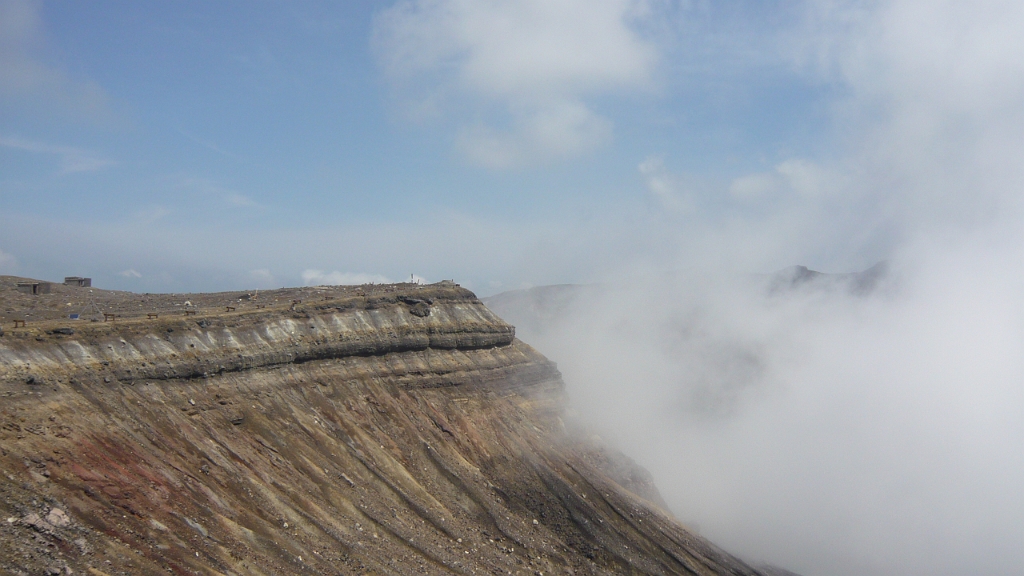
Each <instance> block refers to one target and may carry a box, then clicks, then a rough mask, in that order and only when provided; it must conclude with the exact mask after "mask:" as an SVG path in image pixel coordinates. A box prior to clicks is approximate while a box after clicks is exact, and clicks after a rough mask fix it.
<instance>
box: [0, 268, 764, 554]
mask: <svg viewBox="0 0 1024 576" xmlns="http://www.w3.org/2000/svg"><path fill="white" fill-rule="evenodd" d="M69 332H70V333H69ZM564 400H565V398H564V390H563V384H562V381H561V377H560V374H559V373H558V371H557V369H556V367H555V366H554V365H553V364H552V363H551V362H549V361H548V360H547V359H545V358H544V357H543V356H541V355H540V354H539V353H537V352H536V351H535V350H533V349H532V348H530V347H529V346H528V345H526V344H524V343H522V342H520V341H519V340H516V339H515V331H514V328H513V327H512V326H510V325H508V324H506V323H505V322H503V321H502V320H500V319H499V318H497V317H496V316H494V315H493V314H492V313H491V312H490V311H489V310H487V308H486V307H484V306H483V305H482V304H481V303H480V302H479V301H478V300H477V299H476V297H475V296H473V294H472V293H470V292H468V291H466V290H464V289H461V288H458V287H457V286H454V285H444V286H432V287H426V288H421V287H404V288H402V287H399V288H395V289H393V290H389V291H387V292H386V293H383V294H377V295H372V294H371V295H360V294H355V295H349V296H347V297H345V298H340V299H334V300H321V301H316V302H309V303H305V304H303V303H293V304H290V305H281V306H277V307H273V306H271V307H269V308H261V307H257V306H250V307H249V308H247V309H245V310H242V311H237V312H236V311H227V312H224V313H216V314H203V313H199V314H197V315H195V316H191V315H189V316H175V317H173V318H157V319H152V320H148V319H142V318H138V319H128V320H121V321H118V322H108V323H102V322H97V323H86V324H81V325H76V326H75V328H74V329H73V330H65V329H62V325H61V324H60V323H59V322H56V321H54V322H51V323H50V324H46V323H40V324H39V325H36V326H33V325H30V326H28V327H24V328H22V327H19V329H15V330H11V329H8V330H7V332H6V334H5V335H4V336H3V337H0V468H2V470H0V492H2V498H0V507H2V515H3V518H2V519H0V568H2V569H3V570H4V571H6V572H9V573H13V574H40V573H52V574H57V573H65V574H71V573H77V574H156V573H161V574H162V573H166V572H168V571H169V572H171V573H175V574H450V573H455V574H541V573H543V574H613V573H614V574H624V573H625V574H628V573H635V574H757V572H756V571H755V570H753V569H751V568H749V567H748V566H747V565H745V564H744V563H742V562H741V561H739V560H737V559H735V558H733V557H732V556H730V555H728V554H726V553H724V552H722V551H720V550H719V549H717V548H715V547H714V546H713V545H711V544H710V543H708V542H706V541H705V540H703V539H701V538H700V537H698V536H695V535H693V534H692V533H690V532H688V531H687V530H685V529H684V528H682V527H681V526H680V525H679V524H677V523H676V522H675V521H674V520H673V518H672V517H671V516H670V515H668V514H667V513H666V512H664V511H663V510H662V509H661V508H660V506H659V502H660V500H659V498H658V496H657V491H656V490H655V489H654V488H653V485H652V483H651V481H650V478H649V476H648V475H646V473H645V472H644V471H643V470H641V469H639V468H637V467H635V466H634V465H632V463H631V462H629V461H628V459H626V458H625V457H623V456H621V455H618V454H615V453H613V452H610V451H608V450H606V449H605V448H603V447H601V446H600V445H598V444H596V443H595V442H593V441H591V440H587V439H584V438H579V437H576V436H574V435H572V434H568V433H566V431H565V429H564V425H563V423H562V420H561V419H560V415H561V412H562V409H563V406H564Z"/></svg>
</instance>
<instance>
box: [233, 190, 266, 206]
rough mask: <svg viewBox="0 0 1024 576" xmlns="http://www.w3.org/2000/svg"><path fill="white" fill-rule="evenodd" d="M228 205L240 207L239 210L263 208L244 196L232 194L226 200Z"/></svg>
mask: <svg viewBox="0 0 1024 576" xmlns="http://www.w3.org/2000/svg"><path fill="white" fill-rule="evenodd" d="M224 199H225V200H226V201H227V203H228V204H231V205H232V206H238V207H239V208H262V207H263V205H262V204H259V203H258V202H256V201H255V200H253V199H252V198H249V197H248V196H245V195H244V194H237V193H232V194H228V195H227V196H226V197H225V198H224Z"/></svg>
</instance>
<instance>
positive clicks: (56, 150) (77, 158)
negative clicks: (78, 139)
mask: <svg viewBox="0 0 1024 576" xmlns="http://www.w3.org/2000/svg"><path fill="white" fill-rule="evenodd" d="M0 146H3V147H5V148H12V149H14V150H22V151H24V152H31V153H34V154H49V155H54V156H58V157H59V158H60V167H61V172H62V173H65V174H66V173H72V172H94V171H96V170H102V169H103V168H107V167H109V166H113V165H114V164H115V162H114V161H113V160H109V159H107V158H103V157H102V156H100V155H98V154H96V153H95V152H92V151H90V150H85V149H82V148H75V147H72V146H57V145H53V144H46V143H43V142H35V141H32V140H25V139H23V138H17V137H13V136H0Z"/></svg>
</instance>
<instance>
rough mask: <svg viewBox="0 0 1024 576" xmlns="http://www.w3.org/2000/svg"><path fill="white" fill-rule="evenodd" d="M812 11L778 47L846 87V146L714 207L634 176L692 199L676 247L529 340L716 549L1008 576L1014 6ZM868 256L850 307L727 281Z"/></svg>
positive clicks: (1023, 420) (797, 562) (1019, 241)
mask: <svg viewBox="0 0 1024 576" xmlns="http://www.w3.org/2000/svg"><path fill="white" fill-rule="evenodd" d="M805 8H806V10H805V13H804V16H805V19H804V21H803V24H802V26H803V28H801V29H800V30H799V33H798V34H797V35H796V36H798V37H799V41H797V40H793V41H792V42H790V43H788V44H787V48H786V49H787V50H789V51H790V52H789V53H790V54H791V55H792V56H793V58H794V60H793V61H794V63H795V64H796V65H797V66H805V67H806V69H807V70H810V71H811V73H812V74H816V75H820V77H821V78H822V79H823V80H826V81H832V82H837V83H840V84H841V85H843V86H844V87H846V88H847V89H848V90H849V94H850V95H849V97H848V98H847V99H845V100H844V101H842V102H841V105H839V106H837V107H836V118H837V119H838V120H839V123H840V124H841V125H844V126H846V127H847V128H846V131H845V134H844V139H845V140H846V142H847V148H846V151H845V153H844V154H843V155H842V157H841V158H839V159H835V160H829V161H818V162H812V161H810V160H806V159H801V158H793V159H791V160H788V161H786V162H784V163H781V164H780V165H779V166H778V167H777V168H775V169H773V170H770V171H767V172H764V173H761V174H752V175H749V176H745V177H743V178H739V179H736V180H735V181H734V182H732V184H731V185H730V186H728V187H727V190H723V191H722V197H724V198H726V200H724V201H723V202H725V203H726V210H725V212H726V213H725V215H724V216H722V217H721V218H718V219H711V218H706V215H704V216H702V218H703V219H697V218H694V217H693V216H692V215H691V214H692V213H693V212H694V210H697V211H699V210H701V209H702V207H701V206H700V204H699V202H700V197H699V195H693V194H689V192H690V191H688V190H687V189H686V187H685V186H684V185H682V184H680V182H682V181H683V179H682V178H674V177H673V176H672V175H671V174H669V173H667V172H666V170H665V168H664V166H663V165H662V164H660V163H659V162H658V161H656V160H649V161H647V162H645V163H644V164H643V165H642V166H641V171H642V175H643V176H644V177H645V178H647V179H648V181H649V183H650V185H651V187H652V189H651V190H652V195H653V197H654V199H655V200H656V201H657V202H659V203H661V204H663V205H665V206H666V207H668V208H671V207H672V206H685V207H686V210H677V211H673V210H667V211H666V215H665V216H664V218H666V221H667V222H671V223H674V224H676V226H677V228H678V229H679V230H681V231H680V232H678V233H676V234H675V236H674V237H672V242H671V243H670V245H671V246H673V248H671V249H669V250H665V251H664V252H663V253H662V254H660V258H652V257H648V258H642V257H641V258H637V260H639V261H641V262H643V263H644V264H635V265H633V266H631V267H624V268H622V269H620V271H619V273H617V274H615V275H613V276H609V277H607V278H605V279H604V285H603V287H599V288H597V287H595V288H592V289H589V290H587V291H585V292H583V293H582V295H580V296H579V297H578V298H577V299H576V300H575V301H574V303H573V304H572V305H570V306H569V307H568V308H566V309H565V310H563V311H562V312H561V313H560V314H558V315H557V316H556V318H555V319H554V320H552V322H551V323H550V324H548V325H546V326H544V327H542V329H539V330H535V331H533V332H532V333H530V332H529V331H527V333H522V332H521V335H522V336H523V337H524V338H525V339H526V340H527V341H530V342H531V343H532V344H534V345H535V346H537V347H538V348H539V349H541V350H542V351H544V352H545V353H546V354H548V355H549V356H551V357H552V358H553V359H555V360H557V361H558V362H559V366H560V368H561V369H562V371H563V373H564V374H565V376H566V380H567V382H568V383H569V385H570V388H571V389H570V394H571V396H572V397H573V398H574V399H575V401H576V402H577V406H578V410H579V412H580V414H582V415H584V416H585V417H587V418H589V419H590V421H591V423H592V425H594V426H596V427H597V428H598V429H599V430H601V433H602V436H605V437H606V438H608V439H611V440H612V441H614V442H616V443H618V444H619V445H620V446H621V447H622V448H624V449H625V450H626V451H627V452H629V453H630V454H633V455H636V456H637V457H638V460H640V461H641V463H642V464H644V465H645V466H647V467H648V468H649V469H650V470H651V471H652V472H653V473H654V475H655V479H656V481H657V483H658V485H659V487H660V488H661V489H662V491H663V493H664V495H665V497H666V500H667V501H668V503H669V504H670V506H671V507H672V508H673V510H674V511H675V512H676V513H677V514H678V515H679V517H680V518H681V519H682V520H683V521H685V522H689V523H692V524H695V525H697V526H699V528H700V530H701V531H702V533H703V534H705V535H706V536H708V537H710V538H711V539H712V540H714V541H715V542H716V543H718V544H721V545H723V546H724V547H726V548H727V549H730V550H733V551H736V552H738V553H740V554H743V555H745V556H747V557H748V558H751V559H753V560H762V559H763V560H766V561H769V562H772V563H775V564H778V565H782V566H784V567H786V568H789V569H791V570H794V571H797V572H801V573H804V574H807V575H814V574H830V575H844V574H849V575H853V574H892V575H896V574H904V575H905V574H918V575H942V574H948V575H954V574H1018V573H1024V548H1022V547H1021V542H1024V495H1022V491H1021V490H1020V486H1022V485H1024V442H1022V440H1021V439H1022V438H1024V360H1022V355H1021V350H1022V349H1024V299H1022V295H1024V290H1022V289H1024V270H1022V268H1021V262H1022V261H1024V250H1022V247H1024V234H1022V230H1021V224H1020V223H1021V222H1022V218H1021V217H1022V210H1021V191H1022V190H1024V163H1022V162H1020V158H1024V140H1022V139H1021V138H1020V135H1021V134H1024V112H1022V111H1024V106H1022V103H1024V59H1022V58H1021V55H1022V54H1024V36H1022V35H1020V34H1018V33H1017V32H1015V30H1019V29H1020V27H1021V26H1022V25H1024V6H1022V5H1020V4H1019V3H1012V2H998V1H993V2H982V3H980V4H971V5H970V6H968V5H965V4H960V3H954V2H931V1H929V2H925V1H891V2H879V3H872V4H870V5H863V4H856V5H855V4H854V3H842V2H809V3H807V4H805ZM688 194H689V195H688ZM695 199H696V201H697V204H696V205H694V200H695ZM867 255H874V256H877V257H884V258H887V259H888V260H889V262H890V270H891V272H890V274H889V276H888V277H887V280H886V281H885V282H884V283H883V284H882V285H881V286H880V287H879V288H878V289H876V290H875V291H874V292H872V293H870V294H869V295H866V296H865V295H853V294H850V293H848V292H845V291H842V290H811V289H806V290H804V289H801V290H795V291H786V292H783V293H778V294H775V295H766V293H765V290H764V289H763V286H761V284H759V283H758V282H757V281H755V280H753V279H752V278H751V277H749V276H744V275H741V274H739V275H738V274H736V271H753V270H760V271H763V272H768V271H770V270H771V269H772V267H775V268H781V266H782V265H783V264H798V263H804V264H809V265H811V266H812V267H814V265H815V263H816V262H828V263H832V265H833V266H834V265H835V263H836V262H846V263H851V267H852V265H853V263H856V264H855V265H857V266H859V267H862V268H866V267H867V265H868V264H870V263H871V262H870V261H868V260H867V259H866V257H867ZM858 257H860V258H864V259H863V260H860V261H858V260H857V258H858ZM786 260H788V261H786ZM665 268H670V269H671V268H675V269H678V270H685V272H680V273H674V274H670V275H665V274H663V273H659V272H656V270H664V269H665ZM652 270H653V271H652ZM828 271H840V270H835V269H833V270H828ZM759 286H761V287H759Z"/></svg>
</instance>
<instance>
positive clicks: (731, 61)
mask: <svg viewBox="0 0 1024 576" xmlns="http://www.w3.org/2000/svg"><path fill="white" fill-rule="evenodd" d="M900 4H901V3H899V2H889V3H885V2H863V3H857V2H811V1H807V2H761V1H758V2H755V1H741V0H737V1H729V2H716V3H711V2H701V1H692V2H686V1H670V0H663V1H662V0H647V1H643V0H600V1H596V2H582V1H576V0H564V1H561V2H540V1H536V2H519V3H512V2H503V1H492V2H466V1H462V0H432V1H426V0H416V1H413V0H403V1H399V2H384V1H382V2H345V3H328V2H271V1H263V2H230V1H223V2H147V3H142V4H140V3H134V2H90V3H59V2H34V1H26V0H3V1H2V2H0V14H2V24H0V35H2V36H0V50H3V52H2V56H0V226H2V229H0V272H4V273H12V274H19V275H25V276H34V277H44V278H60V277H62V276H63V275H65V274H84V275H91V276H93V277H94V278H95V279H96V283H97V285H99V286H104V287H111V288H115V287H116V288H123V289H132V290H145V291H182V290H216V289H241V288H245V287H256V286H259V287H271V286H280V285H294V284H301V283H308V282H319V281H329V280H332V279H333V280H332V281H342V280H348V281H358V280H366V279H378V280H380V279H384V278H387V279H390V280H400V279H402V278H407V277H408V275H409V274H412V273H414V274H417V275H419V276H421V277H424V278H426V279H427V280H437V279H441V278H450V277H453V278H456V279H459V280H460V281H462V282H463V283H465V284H466V285H468V286H471V287H472V288H474V289H476V290H477V291H478V292H480V293H482V294H487V293H491V292H495V291H500V290H503V289H508V288H515V287H520V286H525V285H537V284H546V283H556V282H588V281H594V280H598V279H601V278H602V277H605V276H608V275H614V274H616V273H618V271H621V270H622V269H623V267H625V266H628V265H630V264H631V263H636V262H644V263H646V265H649V266H651V267H654V268H658V269H669V270H672V269H679V268H688V267H691V266H694V265H704V264H708V263H709V262H710V263H712V264H714V265H719V266H722V267H725V268H730V269H738V270H744V271H766V270H771V269H774V268H778V267H781V266H786V265H789V264H792V263H797V262H800V263H805V264H808V265H811V266H813V267H818V268H823V269H828V270H846V269H853V268H858V267H864V266H867V265H870V264H871V263H873V261H875V260H877V259H880V258H884V257H889V256H890V255H891V254H890V253H891V252H892V251H893V250H894V246H896V245H897V243H898V238H900V237H901V234H902V233H903V232H902V231H903V230H904V229H905V224H906V223H905V222H904V221H902V220H901V218H900V217H899V216H898V215H896V216H894V213H893V211H892V210H887V209H884V208H880V207H879V204H880V203H885V202H886V201H887V200H886V199H885V198H883V197H882V196H880V195H879V192H877V191H878V190H883V189H885V188H886V187H889V186H893V185H894V184H893V183H894V182H899V181H900V177H899V176H894V177H892V178H890V179H889V181H882V182H872V183H871V185H870V186H869V185H863V184H861V185H858V186H857V187H855V188H856V190H851V189H850V186H849V182H851V181H852V179H854V178H856V175H858V174H863V173H864V172H866V171H870V172H872V173H878V172H877V170H876V168H877V166H876V165H875V164H873V162H874V161H873V160H865V159H864V156H863V155H864V153H865V150H871V149H873V148H874V146H873V145H871V144H866V141H867V140H869V139H870V138H871V137H872V134H877V133H878V132H879V131H886V130H890V129H892V126H894V125H895V124H894V122H895V121H897V120H899V117H898V116H896V114H898V113H899V110H898V109H897V108H895V107H892V106H891V104H892V102H890V100H892V99H893V98H898V97H900V93H899V92H898V91H897V89H898V88H900V86H898V85H896V80H894V78H891V77H886V76H885V75H884V74H881V73H879V74H875V73H874V72H872V71H871V70H869V73H865V72H864V70H863V68H864V66H865V65H866V64H871V65H872V66H874V65H876V64H878V63H879V62H880V63H881V65H880V66H879V68H878V70H881V71H884V70H886V67H885V66H886V65H888V64H891V63H892V62H895V63H897V64H898V63H899V56H900V54H901V50H903V49H904V47H901V46H899V45H886V44H885V43H884V42H882V43H881V47H879V48H877V50H875V52H874V53H867V54H865V50H864V49H863V42H864V41H865V39H866V38H868V37H870V36H871V34H877V33H878V32H877V30H878V29H879V26H882V27H883V28H884V26H887V25H889V24H891V23H892V22H895V24H893V25H899V21H898V20H893V14H897V15H898V13H899V11H900V10H901V8H900ZM902 4H911V5H914V4H915V3H912V2H911V3H907V2H904V3H902ZM997 4H998V3H997ZM911 8H912V9H918V8H920V7H918V8H914V7H913V6H911ZM921 9H926V8H921ZM943 9H945V8H943ZM947 12H948V10H947ZM882 40H885V38H882ZM939 48H940V49H941V47H939ZM925 49H928V47H927V45H926V46H925ZM868 52H870V51H868ZM940 56H941V54H938V53H937V54H936V57H940ZM872 58H873V59H875V60H878V61H879V62H875V60H872ZM937 76H938V80H939V81H954V80H956V78H944V77H942V74H941V73H940V74H937ZM897 79H898V78H897ZM925 80H930V79H925ZM931 80H933V79H931ZM879 84H881V86H879ZM898 103H899V101H898V100H897V104H898ZM893 110H896V112H893ZM880 111H881V112H880ZM945 112H946V111H944V110H939V113H945ZM894 118H895V120H894ZM901 134H902V133H901ZM785 166H788V167H789V168H782V169H781V170H782V171H780V167H785ZM786 170H788V172H787V171H786ZM794 170H796V171H797V172H798V173H799V174H797V173H795V172H794ZM794 174H795V175H794ZM745 178H746V180H744V179H745ZM751 178H752V179H751ZM758 178H760V180H758ZM798 180H800V181H802V182H811V181H813V183H812V184H810V186H811V187H816V188H815V191H809V190H805V191H804V192H803V193H802V194H803V196H800V194H799V193H798V194H797V195H796V196H794V195H793V194H792V193H790V192H792V190H791V189H795V188H793V187H794V186H795V185H794V182H797V181H798ZM773 182H774V183H773ZM737 186H739V188H737ZM743 186H746V188H743ZM751 186H753V188H751ZM780 187H781V188H780ZM844 187H845V188H844ZM741 188H742V189H743V190H748V192H749V190H754V192H752V193H746V192H743V191H742V190H740V189H741ZM782 188H785V189H786V190H789V192H786V191H783V190H782ZM826 188H827V189H828V190H827V192H828V194H826V193H825V192H826V190H825V189H826ZM819 189H820V190H819ZM837 190H842V192H841V193H840V192H836V191H837ZM869 190H874V192H871V191H869ZM828 195H831V196H830V198H831V199H830V200H828V201H827V202H823V201H821V198H822V197H824V196H828ZM754 197H756V198H755V199H754V200H751V198H754ZM808 198H813V200H808ZM837 198H838V199H839V200H837ZM808 210H809V211H810V212H808ZM851 214H855V215H856V217H851V216H850V215H851ZM829 220H833V221H829ZM782 221H786V223H783V222H782ZM780 227H781V228H780ZM737 228H739V229H740V230H742V231H743V232H740V233H739V234H737ZM796 231H799V233H797V232H796ZM798 237H799V238H798ZM751 244H753V245H754V246H757V248H756V249H753V250H749V249H748V248H747V247H748V246H750V245H751Z"/></svg>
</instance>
